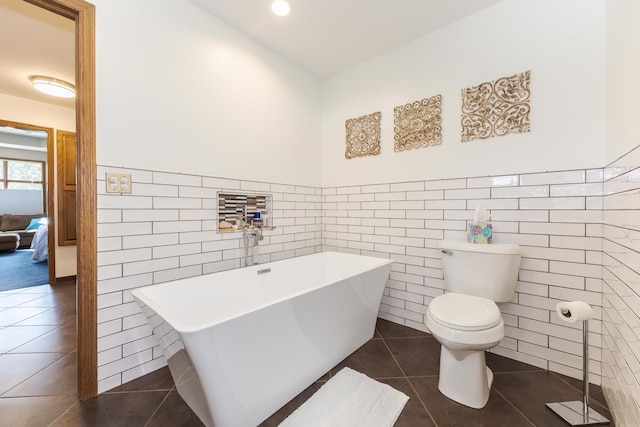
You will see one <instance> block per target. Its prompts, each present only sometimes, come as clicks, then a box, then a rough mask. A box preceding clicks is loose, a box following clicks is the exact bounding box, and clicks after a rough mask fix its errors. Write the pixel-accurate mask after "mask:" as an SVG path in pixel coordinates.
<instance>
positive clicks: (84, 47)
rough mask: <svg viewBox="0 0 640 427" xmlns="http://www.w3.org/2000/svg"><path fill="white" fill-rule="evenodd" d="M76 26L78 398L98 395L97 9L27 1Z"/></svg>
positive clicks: (73, 2) (64, 1) (77, 2)
mask: <svg viewBox="0 0 640 427" xmlns="http://www.w3.org/2000/svg"><path fill="white" fill-rule="evenodd" d="M25 1H26V2H28V3H31V4H34V5H36V6H39V7H41V8H43V9H46V10H49V11H51V12H54V13H57V14H58V15H61V16H64V17H66V18H69V19H72V20H74V21H75V23H76V25H75V26H76V37H75V40H76V46H75V53H76V60H75V62H76V63H75V74H76V136H77V156H76V158H77V162H78V164H77V177H78V187H77V193H76V196H77V206H76V210H77V211H76V214H77V234H78V245H77V252H78V255H77V275H76V277H77V280H76V289H77V291H76V292H77V294H76V298H77V312H78V315H77V316H78V317H77V336H78V395H79V397H80V399H83V400H84V399H90V398H92V397H95V396H97V395H98V323H97V316H98V309H97V298H98V297H97V288H98V267H97V256H98V255H97V237H96V236H97V200H96V199H97V195H96V194H97V193H96V190H97V188H96V187H97V181H96V179H97V167H96V97H95V6H94V5H92V4H91V3H87V2H86V1H84V0H25Z"/></svg>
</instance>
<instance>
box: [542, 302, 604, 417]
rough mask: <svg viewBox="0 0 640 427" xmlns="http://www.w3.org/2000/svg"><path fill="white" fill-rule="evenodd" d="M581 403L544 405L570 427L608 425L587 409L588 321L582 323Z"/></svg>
mask: <svg viewBox="0 0 640 427" xmlns="http://www.w3.org/2000/svg"><path fill="white" fill-rule="evenodd" d="M562 315H563V316H565V317H570V316H571V312H570V311H569V310H568V309H566V308H563V309H562ZM582 372H583V376H582V402H580V401H578V400H574V401H571V402H555V403H546V404H545V405H546V406H547V408H549V409H551V410H552V411H553V412H555V413H556V414H557V415H558V416H560V417H561V418H562V419H564V420H565V421H566V422H567V423H569V425H572V426H594V425H606V424H609V422H610V421H609V420H608V419H607V418H605V417H603V416H602V415H600V414H599V413H598V412H597V411H596V410H595V409H592V408H589V321H588V320H584V321H583V322H582Z"/></svg>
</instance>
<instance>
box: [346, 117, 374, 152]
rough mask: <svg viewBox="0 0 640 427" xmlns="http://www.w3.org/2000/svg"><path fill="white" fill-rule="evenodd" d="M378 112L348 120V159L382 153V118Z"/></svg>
mask: <svg viewBox="0 0 640 427" xmlns="http://www.w3.org/2000/svg"><path fill="white" fill-rule="evenodd" d="M381 117H382V113H380V112H377V113H373V114H368V115H366V116H362V117H358V118H355V119H349V120H347V121H346V123H345V126H346V128H347V150H346V152H345V154H344V156H345V157H346V158H347V159H351V158H353V157H361V156H373V155H376V154H380V118H381Z"/></svg>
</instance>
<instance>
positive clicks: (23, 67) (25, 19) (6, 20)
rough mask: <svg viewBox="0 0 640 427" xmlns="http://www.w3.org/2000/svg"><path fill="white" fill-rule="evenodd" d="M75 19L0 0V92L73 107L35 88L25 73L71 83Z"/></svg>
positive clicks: (72, 103)
mask: <svg viewBox="0 0 640 427" xmlns="http://www.w3.org/2000/svg"><path fill="white" fill-rule="evenodd" d="M74 50H75V23H74V21H72V20H70V19H67V18H63V17H61V16H59V15H56V14H55V13H51V12H47V11H45V10H44V9H42V8H40V7H37V6H34V5H31V4H29V3H26V2H24V1H22V0H0V58H2V60H0V93H4V94H8V95H13V96H19V97H21V98H27V99H32V100H35V101H40V102H46V103H49V104H55V105H61V106H63V107H69V108H75V98H71V99H63V98H56V97H54V96H51V95H46V94H43V93H40V92H38V91H36V90H35V89H34V88H33V86H32V85H31V81H30V80H29V76H31V75H43V76H49V77H54V78H57V79H61V80H65V81H67V82H69V83H72V84H75V71H74V68H75V60H74Z"/></svg>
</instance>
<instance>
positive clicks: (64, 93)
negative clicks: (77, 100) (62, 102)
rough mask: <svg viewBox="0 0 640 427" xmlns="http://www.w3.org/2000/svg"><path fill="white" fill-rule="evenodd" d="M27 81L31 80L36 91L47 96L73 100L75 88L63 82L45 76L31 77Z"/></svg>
mask: <svg viewBox="0 0 640 427" xmlns="http://www.w3.org/2000/svg"><path fill="white" fill-rule="evenodd" d="M29 80H31V83H33V87H34V88H36V90H39V91H40V92H44V93H46V94H48V95H53V96H58V97H60V98H73V97H74V96H76V87H75V86H74V85H72V84H71V83H69V82H65V81H64V80H59V79H54V78H53V77H45V76H31V77H29Z"/></svg>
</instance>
